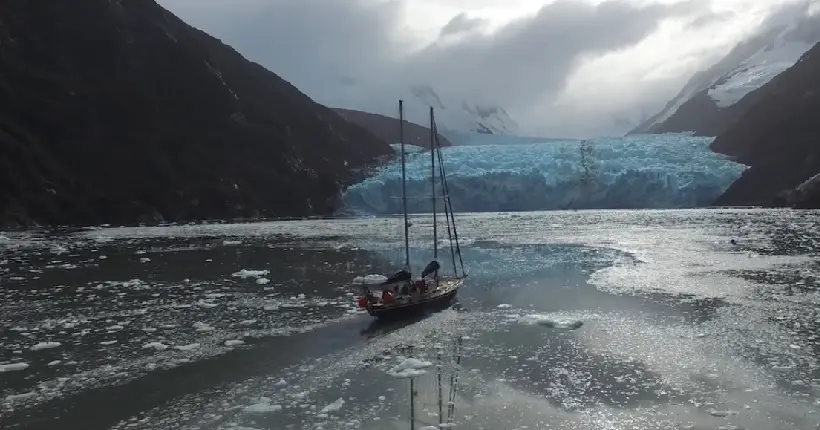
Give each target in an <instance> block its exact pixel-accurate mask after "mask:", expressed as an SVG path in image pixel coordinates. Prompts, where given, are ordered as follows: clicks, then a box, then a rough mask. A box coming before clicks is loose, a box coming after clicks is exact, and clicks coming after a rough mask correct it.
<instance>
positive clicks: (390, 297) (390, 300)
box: [382, 290, 393, 304]
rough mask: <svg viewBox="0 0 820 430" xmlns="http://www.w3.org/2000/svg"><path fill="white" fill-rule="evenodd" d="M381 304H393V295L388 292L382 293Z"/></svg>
mask: <svg viewBox="0 0 820 430" xmlns="http://www.w3.org/2000/svg"><path fill="white" fill-rule="evenodd" d="M382 302H383V303H385V304H390V303H393V293H391V292H390V290H384V291H382Z"/></svg>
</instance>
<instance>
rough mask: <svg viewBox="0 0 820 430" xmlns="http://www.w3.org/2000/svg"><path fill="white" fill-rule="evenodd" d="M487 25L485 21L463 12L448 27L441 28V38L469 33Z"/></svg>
mask: <svg viewBox="0 0 820 430" xmlns="http://www.w3.org/2000/svg"><path fill="white" fill-rule="evenodd" d="M486 23H487V21H485V20H484V19H481V18H473V17H470V16H469V15H467V13H466V12H461V13H460V14H458V15H456V16H454V17H453V19H451V20H450V22H448V23H447V25H445V26H444V27H441V31H440V32H439V36H440V37H446V36H450V35H454V34H460V33H467V32H469V31H471V30H475V29H477V28H480V27H482V26H483V25H484V24H486Z"/></svg>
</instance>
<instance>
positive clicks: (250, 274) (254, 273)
mask: <svg viewBox="0 0 820 430" xmlns="http://www.w3.org/2000/svg"><path fill="white" fill-rule="evenodd" d="M269 273H270V270H249V269H242V270H240V271H238V272H235V273H233V274H232V275H231V276H233V277H234V278H242V279H245V278H259V277H262V276H265V275H267V274H269Z"/></svg>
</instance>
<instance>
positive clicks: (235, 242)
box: [222, 240, 242, 246]
mask: <svg viewBox="0 0 820 430" xmlns="http://www.w3.org/2000/svg"><path fill="white" fill-rule="evenodd" d="M222 244H223V245H225V246H233V245H242V241H241V240H223V241H222Z"/></svg>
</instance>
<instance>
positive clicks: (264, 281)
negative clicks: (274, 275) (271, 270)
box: [256, 277, 270, 285]
mask: <svg viewBox="0 0 820 430" xmlns="http://www.w3.org/2000/svg"><path fill="white" fill-rule="evenodd" d="M256 283H257V284H258V285H267V284H270V279H268V278H261V277H260V278H256Z"/></svg>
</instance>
